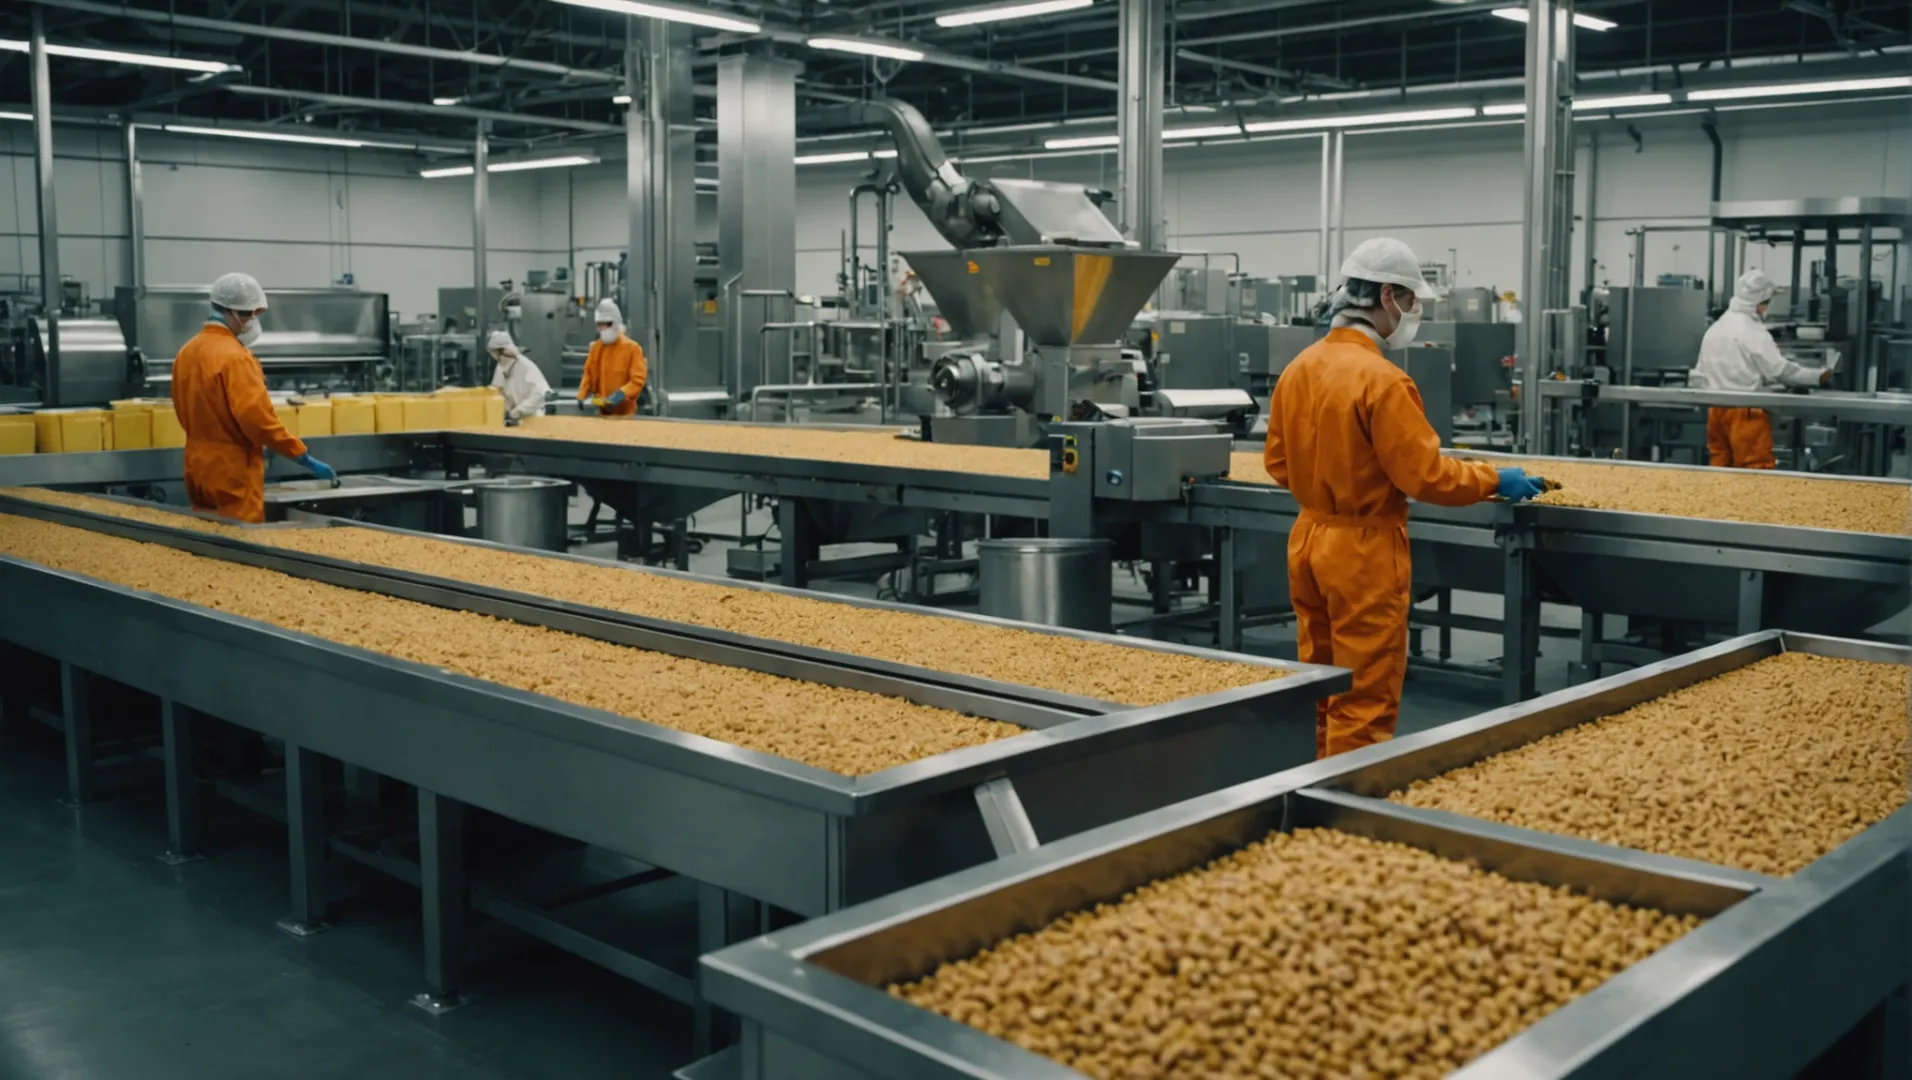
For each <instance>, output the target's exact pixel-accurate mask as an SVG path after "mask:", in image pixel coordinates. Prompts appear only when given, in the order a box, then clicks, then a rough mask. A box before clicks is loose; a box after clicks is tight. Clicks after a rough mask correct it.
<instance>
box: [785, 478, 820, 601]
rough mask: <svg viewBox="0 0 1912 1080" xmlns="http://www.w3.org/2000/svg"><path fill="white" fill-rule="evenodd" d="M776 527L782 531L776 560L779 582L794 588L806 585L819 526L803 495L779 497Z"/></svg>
mask: <svg viewBox="0 0 1912 1080" xmlns="http://www.w3.org/2000/svg"><path fill="white" fill-rule="evenodd" d="M777 530H778V531H779V532H781V533H782V534H783V550H782V554H781V556H780V557H779V558H778V560H777V562H778V567H777V580H778V583H779V584H782V585H787V586H789V587H790V588H793V589H801V588H805V587H807V586H808V585H809V584H810V556H811V553H812V552H813V551H814V550H815V548H816V544H815V537H816V528H815V526H814V525H813V524H812V522H811V520H810V515H809V513H808V512H807V508H806V507H805V506H804V505H803V500H802V499H792V498H788V497H785V498H780V499H778V500H777Z"/></svg>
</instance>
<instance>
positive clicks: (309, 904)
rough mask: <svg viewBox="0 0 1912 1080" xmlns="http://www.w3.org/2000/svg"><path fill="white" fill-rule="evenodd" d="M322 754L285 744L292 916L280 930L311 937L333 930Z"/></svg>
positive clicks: (286, 809) (286, 806)
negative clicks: (328, 908)
mask: <svg viewBox="0 0 1912 1080" xmlns="http://www.w3.org/2000/svg"><path fill="white" fill-rule="evenodd" d="M319 764H320V758H319V755H318V754H316V753H314V752H312V751H311V750H307V749H305V748H304V747H301V746H294V745H293V744H291V743H287V744H286V745H285V814H286V833H287V835H288V836H289V837H290V840H291V863H292V913H291V914H290V915H288V916H286V917H285V918H283V919H281V920H279V929H281V930H284V931H285V932H286V933H288V934H291V935H292V936H294V937H311V936H312V935H313V934H322V933H324V932H325V931H327V930H330V929H331V928H332V927H331V925H330V924H328V923H327V922H326V921H325V919H326V914H327V911H326V902H325V786H324V781H323V780H322V778H321V776H320V774H319Z"/></svg>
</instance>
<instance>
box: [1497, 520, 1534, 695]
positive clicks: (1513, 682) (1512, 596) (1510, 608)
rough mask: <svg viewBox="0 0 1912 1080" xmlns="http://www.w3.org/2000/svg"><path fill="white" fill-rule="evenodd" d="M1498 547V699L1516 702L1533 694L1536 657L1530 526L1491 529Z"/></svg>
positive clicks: (1532, 531)
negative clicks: (1500, 608)
mask: <svg viewBox="0 0 1912 1080" xmlns="http://www.w3.org/2000/svg"><path fill="white" fill-rule="evenodd" d="M1494 538H1495V540H1496V541H1497V542H1499V544H1500V547H1501V589H1502V592H1501V596H1502V597H1503V600H1504V603H1505V605H1506V607H1505V610H1504V614H1503V616H1502V621H1501V631H1500V641H1501V660H1500V667H1501V684H1500V689H1501V700H1502V701H1503V702H1505V703H1506V704H1509V705H1516V704H1519V703H1520V702H1523V701H1526V700H1527V699H1528V698H1531V697H1533V696H1534V685H1535V674H1534V673H1535V669H1536V668H1537V667H1538V666H1539V661H1540V580H1539V576H1538V575H1537V574H1536V573H1535V570H1534V540H1535V537H1534V530H1533V528H1532V527H1531V526H1527V525H1518V524H1515V525H1501V526H1497V527H1496V528H1495V530H1494Z"/></svg>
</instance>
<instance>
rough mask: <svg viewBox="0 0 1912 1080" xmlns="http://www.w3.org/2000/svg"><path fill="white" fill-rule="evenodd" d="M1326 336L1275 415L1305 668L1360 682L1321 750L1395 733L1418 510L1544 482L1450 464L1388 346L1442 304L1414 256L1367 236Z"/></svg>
mask: <svg viewBox="0 0 1912 1080" xmlns="http://www.w3.org/2000/svg"><path fill="white" fill-rule="evenodd" d="M1341 273H1342V276H1343V277H1344V278H1345V279H1346V283H1345V284H1343V285H1342V286H1341V288H1340V290H1338V291H1337V292H1336V293H1335V295H1334V297H1333V299H1332V303H1331V309H1332V310H1333V312H1334V322H1333V326H1332V329H1331V330H1330V331H1329V333H1328V335H1327V337H1325V338H1323V339H1322V340H1321V341H1318V342H1316V343H1315V344H1313V345H1311V346H1309V347H1308V348H1307V349H1305V350H1303V351H1302V353H1301V355H1299V356H1297V357H1295V359H1294V362H1293V363H1291V364H1289V365H1288V367H1287V369H1286V370H1285V371H1283V372H1282V373H1281V378H1280V380H1279V381H1278V382H1276V384H1275V389H1274V394H1273V397H1272V399H1271V400H1270V402H1269V408H1268V444H1267V448H1266V450H1265V452H1264V454H1263V460H1264V461H1265V462H1266V464H1267V467H1268V475H1269V476H1271V477H1273V478H1274V480H1275V482H1276V483H1278V484H1280V485H1282V486H1283V487H1285V488H1287V489H1288V490H1289V491H1290V492H1292V493H1293V494H1294V497H1295V501H1296V502H1298V503H1300V504H1301V516H1300V518H1299V519H1298V520H1297V521H1296V523H1295V527H1294V530H1293V531H1292V532H1290V533H1289V535H1288V587H1289V591H1290V593H1291V594H1292V595H1293V600H1294V608H1295V619H1296V626H1297V636H1298V642H1299V647H1300V655H1301V659H1302V661H1303V662H1305V663H1313V664H1333V665H1337V666H1340V667H1345V668H1350V669H1352V670H1353V672H1354V685H1353V687H1352V688H1351V689H1350V690H1348V691H1347V692H1346V693H1343V694H1336V695H1334V696H1333V697H1330V698H1328V699H1327V700H1325V701H1323V702H1321V703H1319V704H1318V705H1317V706H1316V712H1315V754H1316V756H1317V757H1328V756H1329V755H1332V754H1339V753H1343V752H1345V751H1348V750H1355V749H1359V748H1360V747H1363V746H1367V745H1370V744H1372V743H1377V742H1382V741H1384V740H1386V739H1390V738H1392V737H1393V736H1394V725H1395V722H1396V721H1397V720H1398V719H1399V717H1400V711H1401V680H1402V679H1403V677H1404V676H1405V675H1406V674H1407V621H1408V608H1409V607H1410V606H1411V604H1412V603H1413V595H1412V590H1411V585H1410V574H1409V566H1408V544H1407V502H1408V500H1409V499H1410V498H1412V499H1417V500H1419V501H1421V502H1430V503H1436V504H1438V505H1442V506H1465V505H1468V504H1470V503H1476V502H1480V501H1481V500H1483V499H1488V498H1492V497H1494V496H1496V495H1499V496H1500V497H1502V498H1505V499H1510V500H1514V501H1520V500H1524V499H1531V498H1533V497H1534V496H1536V495H1538V494H1540V493H1541V491H1542V490H1543V481H1541V480H1539V479H1538V478H1535V477H1530V476H1528V475H1527V474H1526V473H1525V472H1523V471H1521V470H1520V469H1500V470H1496V469H1495V468H1494V467H1493V466H1491V465H1487V464H1483V463H1481V462H1476V461H1462V460H1458V459H1455V458H1447V457H1443V456H1442V455H1441V443H1440V437H1439V436H1438V435H1436V434H1435V433H1434V429H1433V428H1432V427H1431V426H1429V424H1428V422H1427V415H1426V411H1425V409H1424V407H1423V406H1422V404H1421V395H1420V391H1418V390H1417V389H1415V386H1414V380H1413V379H1411V378H1409V377H1408V375H1407V372H1406V371H1404V370H1402V369H1401V368H1399V367H1397V366H1395V365H1394V364H1393V363H1392V362H1390V361H1389V360H1388V358H1387V356H1386V355H1385V354H1384V353H1383V352H1382V350H1383V349H1399V348H1404V347H1406V346H1407V345H1408V344H1409V343H1411V342H1412V341H1413V340H1414V335H1415V333H1416V332H1417V331H1418V330H1419V328H1420V321H1421V311H1420V302H1421V301H1422V300H1424V299H1427V298H1429V297H1431V296H1433V295H1434V292H1433V290H1432V289H1430V288H1429V287H1428V285H1427V282H1426V280H1425V279H1424V278H1423V277H1422V276H1421V269H1420V263H1419V261H1418V260H1416V259H1415V257H1414V252H1412V251H1411V250H1409V249H1408V246H1407V245H1406V244H1404V243H1402V242H1401V241H1399V240H1392V239H1375V240H1369V241H1367V242H1366V243H1364V244H1362V245H1361V246H1359V247H1357V248H1355V249H1354V251H1353V252H1352V253H1351V254H1350V255H1349V256H1348V258H1347V261H1346V262H1344V263H1343V264H1342V266H1341Z"/></svg>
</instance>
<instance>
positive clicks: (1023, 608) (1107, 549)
mask: <svg viewBox="0 0 1912 1080" xmlns="http://www.w3.org/2000/svg"><path fill="white" fill-rule="evenodd" d="M1112 549H1113V545H1111V544H1110V543H1109V541H1107V540H983V541H981V542H979V543H977V545H976V554H977V557H978V560H979V562H980V566H979V570H980V572H981V575H982V585H981V588H982V612H983V614H985V615H993V616H995V617H996V618H999V619H1015V620H1017V621H1018V622H1032V623H1041V624H1043V625H1045V626H1068V627H1074V628H1075V629H1077V630H1107V629H1109V609H1110V604H1111V602H1112V601H1111V599H1110V595H1109V593H1110V585H1109V578H1110V574H1111V570H1110V565H1111V563H1110V559H1111V557H1112Z"/></svg>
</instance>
